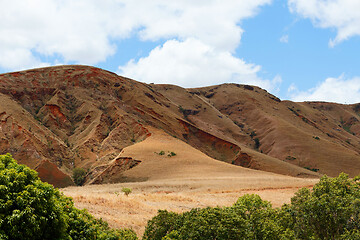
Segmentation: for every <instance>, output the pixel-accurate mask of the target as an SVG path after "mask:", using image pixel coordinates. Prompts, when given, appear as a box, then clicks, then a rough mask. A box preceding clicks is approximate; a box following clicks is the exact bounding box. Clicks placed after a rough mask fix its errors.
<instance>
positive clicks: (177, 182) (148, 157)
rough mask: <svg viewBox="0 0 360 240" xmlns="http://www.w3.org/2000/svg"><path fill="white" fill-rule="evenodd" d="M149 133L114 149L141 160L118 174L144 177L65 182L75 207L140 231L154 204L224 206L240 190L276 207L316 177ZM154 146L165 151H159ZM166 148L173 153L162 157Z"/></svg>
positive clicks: (187, 207)
mask: <svg viewBox="0 0 360 240" xmlns="http://www.w3.org/2000/svg"><path fill="white" fill-rule="evenodd" d="M151 132H152V135H151V136H150V137H149V138H147V139H146V140H144V141H142V142H139V143H137V144H134V145H132V146H129V147H127V148H125V149H124V150H123V151H122V153H121V154H120V155H121V156H127V157H133V158H134V159H137V160H140V161H142V162H141V163H140V164H139V165H138V166H136V167H134V168H132V169H130V170H127V171H125V172H123V173H119V174H120V175H121V177H125V178H126V179H144V181H141V182H139V181H138V182H128V183H116V184H102V185H87V186H83V187H68V188H63V189H61V191H62V192H63V193H64V194H65V195H67V196H71V197H73V199H74V201H75V205H76V206H77V207H78V208H86V209H88V210H89V212H90V213H92V214H93V215H95V216H96V217H101V218H103V219H104V220H106V221H107V222H109V224H110V225H111V226H112V227H116V228H122V227H130V228H132V229H134V230H135V231H136V233H137V234H138V235H139V236H141V235H142V234H143V232H144V229H145V226H146V224H147V221H148V220H149V219H151V218H152V217H153V216H155V215H156V214H157V210H158V209H167V210H169V211H175V212H182V211H188V210H190V209H191V208H204V207H207V206H230V205H232V204H233V203H234V202H235V201H236V200H237V199H238V198H239V197H240V196H242V195H244V194H246V193H250V194H251V193H255V194H258V195H260V196H261V197H262V198H263V199H266V200H269V201H271V202H272V204H273V206H274V207H279V206H281V205H282V204H284V203H289V202H290V199H291V197H292V196H293V195H294V193H295V192H296V191H298V189H299V188H301V187H311V186H313V184H315V183H316V182H317V181H318V179H304V178H294V177H290V176H284V175H279V174H274V173H269V172H263V171H257V170H253V169H247V168H243V167H240V166H234V165H231V164H227V163H224V162H221V161H217V160H214V159H212V158H210V157H208V156H206V155H205V154H203V153H202V152H200V151H198V150H197V149H195V148H193V147H191V146H190V145H188V144H186V143H184V142H183V141H180V140H178V139H176V138H174V137H172V136H169V135H168V134H165V133H164V132H162V131H160V130H156V129H152V131H151ZM160 151H164V152H165V154H164V155H159V154H158V153H159V152H160ZM171 151H173V152H175V153H176V156H172V157H169V156H167V154H168V152H171ZM118 177H119V176H112V178H118ZM112 178H111V177H110V178H109V180H111V179H112ZM145 179H146V180H145ZM123 187H129V188H131V189H132V193H131V194H130V195H129V196H125V195H124V193H122V192H121V189H122V188H123Z"/></svg>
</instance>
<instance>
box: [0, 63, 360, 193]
mask: <svg viewBox="0 0 360 240" xmlns="http://www.w3.org/2000/svg"><path fill="white" fill-rule="evenodd" d="M0 102H1V105H0V126H1V128H0V152H1V153H6V152H10V153H11V154H12V155H13V156H14V158H15V159H17V160H18V161H19V162H20V163H24V164H27V165H28V166H30V167H31V168H36V167H39V166H42V165H44V164H45V163H46V164H45V165H46V166H47V167H46V166H45V165H44V167H42V168H41V174H40V177H42V179H43V180H45V181H49V182H51V183H53V184H54V185H56V186H64V185H67V184H71V181H69V180H70V179H69V178H68V177H67V178H66V177H65V178H64V175H62V174H60V173H64V174H66V175H68V176H70V175H71V172H72V169H73V168H74V167H81V168H84V169H87V170H88V171H89V174H88V175H87V183H102V182H119V181H120V182H121V181H143V180H146V179H154V178H155V179H156V178H164V177H165V176H167V175H168V174H169V173H166V174H165V173H164V172H163V171H160V168H158V167H164V168H166V169H171V167H170V165H171V163H172V161H173V159H176V158H177V157H174V158H170V159H171V160H169V161H162V162H161V164H159V163H158V162H157V161H156V159H154V158H155V157H159V155H154V154H153V153H151V154H152V155H151V157H150V156H148V155H147V154H149V153H146V151H145V150H144V152H142V151H143V149H145V145H143V142H144V143H145V142H147V141H150V139H152V138H158V137H157V136H158V135H159V131H160V132H161V134H160V135H159V136H163V138H164V139H166V138H165V137H164V134H165V135H167V136H168V137H170V138H173V139H175V138H176V141H178V143H176V144H175V145H177V144H178V145H181V144H188V145H190V146H191V149H197V150H199V151H200V152H202V153H204V154H206V155H207V156H208V157H209V159H208V160H206V161H205V160H204V161H203V162H202V163H201V164H200V165H201V167H200V165H196V164H195V162H196V159H195V158H196V157H195V155H192V154H188V155H186V156H187V157H186V159H187V160H186V159H184V161H180V162H178V163H176V168H178V169H181V168H182V167H185V166H186V164H185V162H186V161H188V162H189V164H190V165H189V166H188V167H185V168H186V169H188V168H189V169H191V171H194V174H195V173H196V174H198V172H199V171H200V169H206V165H209V169H212V170H211V171H214V169H215V168H213V167H210V166H213V163H212V161H213V159H217V160H219V161H222V162H225V163H221V164H225V165H226V166H229V167H231V170H230V172H232V171H235V172H237V171H238V170H232V169H233V168H235V169H237V168H239V169H243V168H241V167H239V166H243V167H247V168H254V169H259V170H264V171H269V172H274V173H280V174H284V175H290V176H307V177H309V176H310V177H311V176H312V177H316V176H318V173H316V172H314V171H309V170H307V169H305V168H304V167H306V168H310V169H312V170H316V169H319V173H321V174H323V173H325V174H329V175H331V176H334V175H336V174H338V173H339V172H341V171H344V172H347V173H349V174H350V175H352V176H354V175H356V174H359V172H360V156H359V151H360V150H359V149H360V148H359V147H360V143H359V135H360V124H359V120H360V117H359V112H360V107H359V105H341V104H333V103H292V102H288V101H280V100H279V99H278V98H276V97H274V96H272V95H271V94H269V93H267V92H266V91H265V90H262V89H260V88H257V87H253V86H247V85H235V84H224V85H220V86H213V87H206V88H199V89H184V88H181V87H177V86H172V85H155V84H150V85H148V84H144V83H141V82H137V81H134V80H131V79H128V78H124V77H120V76H118V75H116V74H114V73H111V72H108V71H105V70H102V69H98V68H94V67H88V66H57V67H49V68H41V69H34V70H28V71H22V72H16V73H7V74H1V75H0ZM154 134H155V135H156V136H153V135H154ZM149 137H150V138H149ZM148 139H149V140H148ZM256 142H257V144H258V146H257V144H256ZM180 143H181V144H180ZM159 144H160V148H161V145H162V144H165V143H159ZM190 146H189V147H190ZM131 147H136V148H135V149H137V150H136V153H137V154H135V155H132V154H130V152H129V154H128V155H127V154H126V153H127V152H128V150H127V149H131ZM165 150H166V151H172V150H171V149H169V150H167V149H164V151H165ZM151 151H152V150H151ZM142 154H143V155H142ZM145 156H148V157H149V158H147V157H145ZM130 158H131V160H130ZM150 159H154V160H151V161H150ZM185 160H186V161H185ZM149 164H150V165H149ZM168 164H170V165H169V166H168ZM183 164H185V165H183ZM232 165H233V166H232ZM236 165H239V166H236ZM196 166H198V167H196ZM214 166H215V165H214ZM145 169H147V170H148V169H151V171H145ZM229 169H230V168H229ZM209 171H210V170H209ZM211 171H210V173H211ZM170 173H171V174H175V172H171V171H170ZM223 174H225V172H223ZM226 174H227V173H226Z"/></svg>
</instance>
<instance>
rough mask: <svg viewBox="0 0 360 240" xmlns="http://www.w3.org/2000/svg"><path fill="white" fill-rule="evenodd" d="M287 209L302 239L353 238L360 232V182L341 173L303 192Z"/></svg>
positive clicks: (324, 179) (297, 195)
mask: <svg viewBox="0 0 360 240" xmlns="http://www.w3.org/2000/svg"><path fill="white" fill-rule="evenodd" d="M287 210H288V212H289V214H290V215H291V218H292V223H291V224H292V228H293V229H294V231H295V233H296V236H297V237H298V238H300V239H340V238H344V239H351V238H350V236H359V230H360V182H359V178H354V179H349V177H348V175H346V174H344V173H342V174H340V175H339V176H338V177H336V178H329V177H327V176H324V177H322V178H321V180H320V182H319V183H317V184H316V185H315V186H314V188H313V189H312V190H309V189H307V188H303V189H301V190H300V191H299V192H297V193H296V194H295V196H294V197H293V198H292V199H291V205H290V206H288V207H287Z"/></svg>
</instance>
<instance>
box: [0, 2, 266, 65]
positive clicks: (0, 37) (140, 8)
mask: <svg viewBox="0 0 360 240" xmlns="http://www.w3.org/2000/svg"><path fill="white" fill-rule="evenodd" d="M270 2H271V0H247V1H232V0H225V1H220V0H211V1H204V0H202V1H190V0H183V1H167V0H153V1H148V0H104V1H97V0H76V1H72V0H61V1H60V0H12V1H0V46H1V49H0V50H1V53H4V52H5V53H6V56H3V57H1V58H0V67H3V68H8V69H16V68H19V66H20V68H23V67H28V66H32V65H41V64H42V63H41V60H40V58H41V57H43V56H47V57H48V56H50V57H51V56H59V57H60V59H57V61H60V62H65V63H66V62H78V63H83V64H96V63H99V62H101V61H105V60H106V58H107V57H109V56H111V55H113V54H114V53H115V52H116V51H117V49H116V44H114V42H116V41H119V40H120V39H124V38H129V37H131V36H134V35H135V36H136V35H137V36H138V37H139V38H141V39H142V40H157V39H165V40H166V39H171V38H178V39H186V38H188V37H194V38H198V39H201V40H202V41H203V42H204V43H206V44H209V45H211V46H213V47H216V48H219V49H222V50H224V51H233V50H234V49H235V48H236V46H237V45H238V44H239V42H240V38H241V33H242V32H243V30H242V29H241V28H240V27H239V25H238V23H239V22H240V21H241V20H242V19H244V18H246V17H250V16H253V15H254V14H255V13H256V12H257V10H258V8H259V7H260V6H261V5H264V4H266V3H270ZM39 56H40V57H39ZM8 58H9V61H8Z"/></svg>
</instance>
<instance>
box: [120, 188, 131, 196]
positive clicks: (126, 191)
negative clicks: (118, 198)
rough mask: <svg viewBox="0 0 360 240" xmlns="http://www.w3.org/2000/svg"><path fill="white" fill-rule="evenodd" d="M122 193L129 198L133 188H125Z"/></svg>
mask: <svg viewBox="0 0 360 240" xmlns="http://www.w3.org/2000/svg"><path fill="white" fill-rule="evenodd" d="M121 191H122V192H123V193H124V194H125V195H126V196H128V195H129V194H130V193H131V192H132V191H131V188H126V187H123V188H122V189H121Z"/></svg>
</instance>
